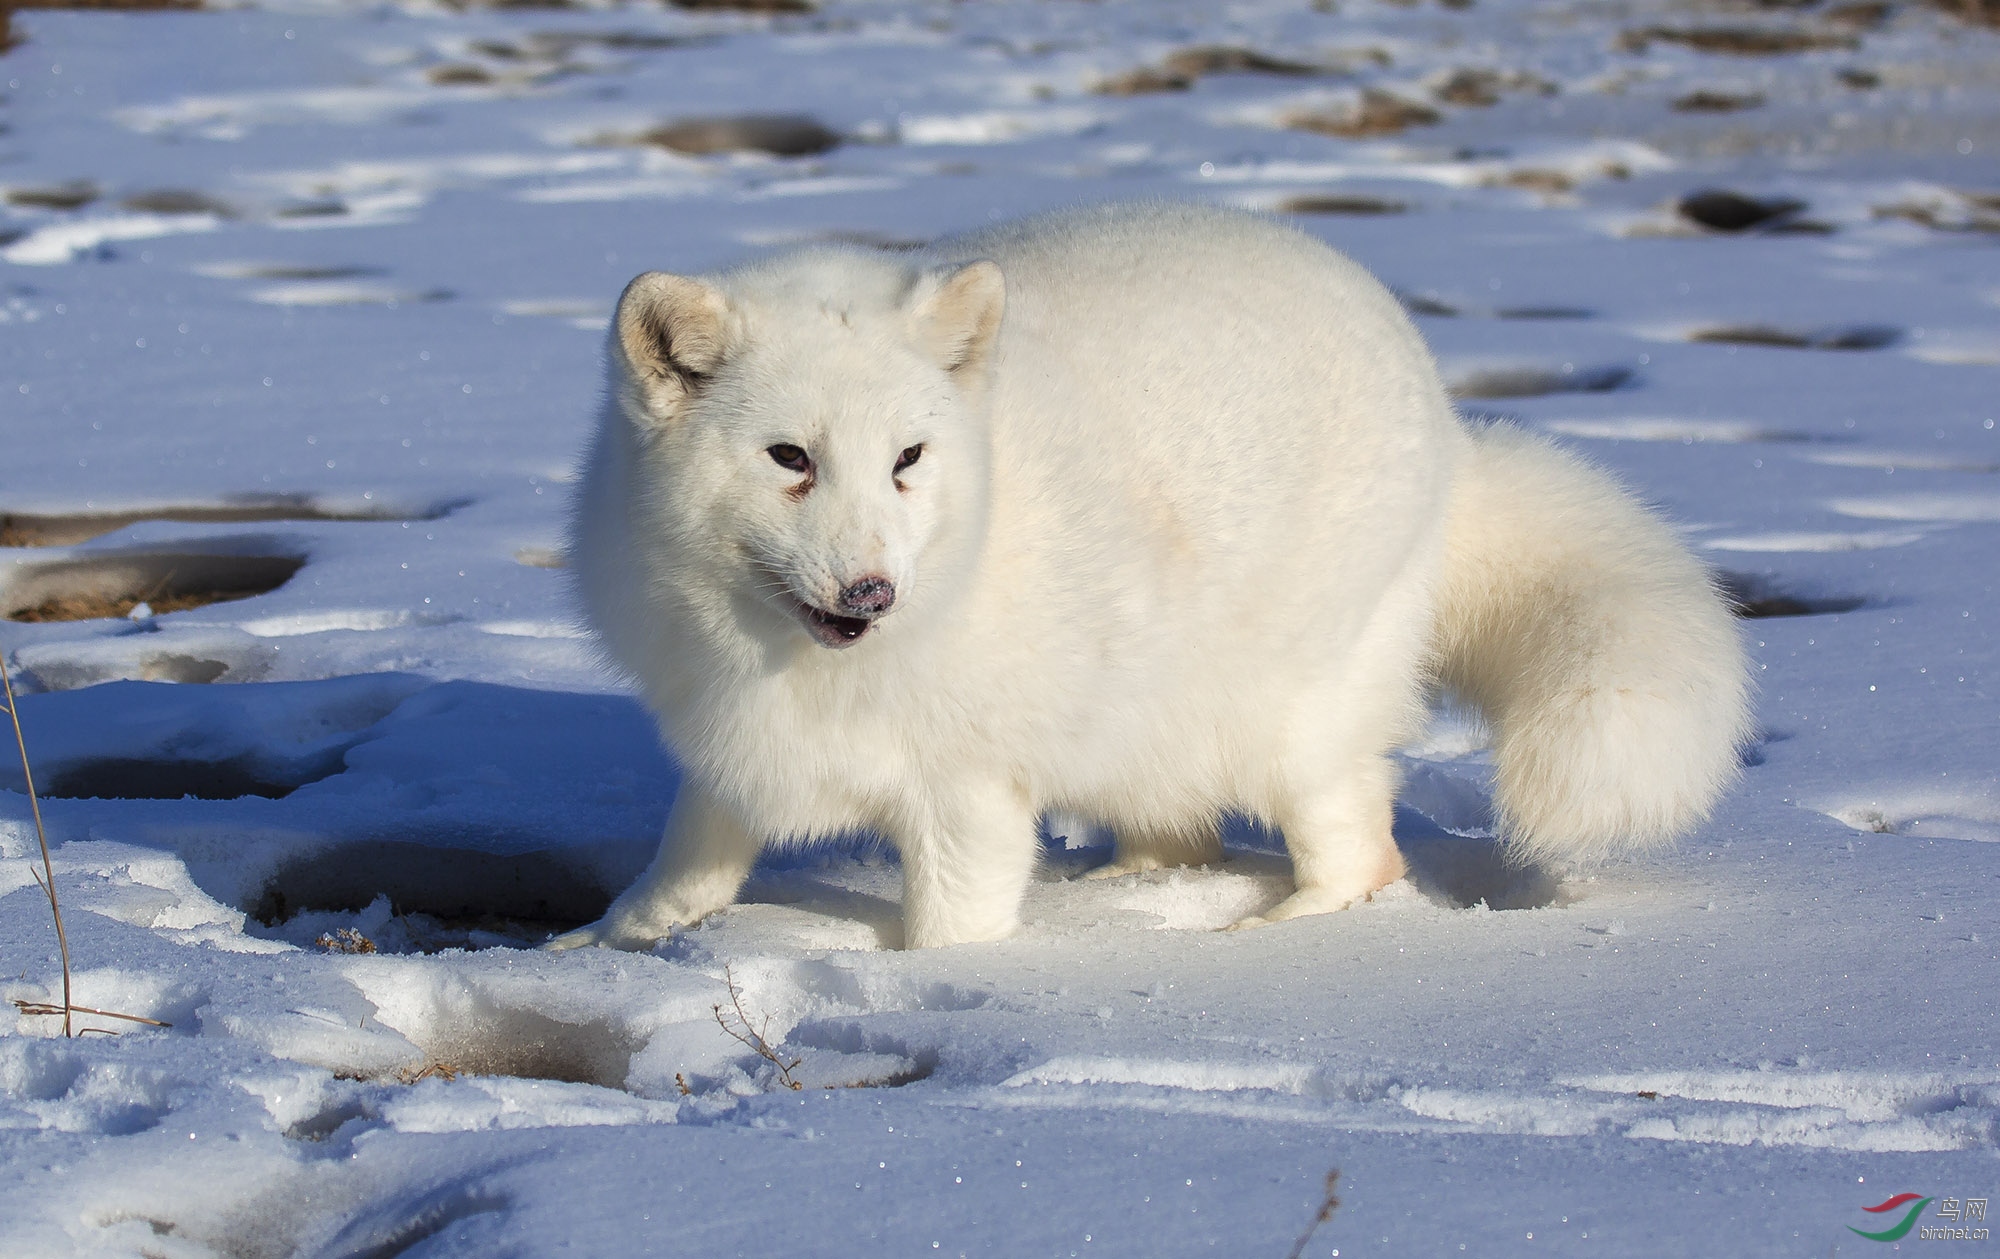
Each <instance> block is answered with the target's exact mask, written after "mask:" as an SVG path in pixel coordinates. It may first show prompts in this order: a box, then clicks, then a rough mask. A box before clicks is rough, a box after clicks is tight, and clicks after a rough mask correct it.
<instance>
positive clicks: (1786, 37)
mask: <svg viewBox="0 0 2000 1259" xmlns="http://www.w3.org/2000/svg"><path fill="white" fill-rule="evenodd" d="M1655 42H1658V43H1663V44H1679V45H1681V46H1682V47H1684V48H1692V49H1694V50H1695V51H1696V52H1709V53H1720V54H1724V55H1727V56H1735V57H1777V56H1785V55H1787V54H1790V53H1801V52H1827V51H1831V50H1835V49H1839V50H1844V51H1852V50H1853V49H1855V48H1859V47H1860V46H1861V41H1860V40H1858V39H1856V38H1855V37H1854V36H1852V35H1844V34H1840V33H1837V32H1834V31H1816V30H1809V29H1807V28H1805V27H1800V26H1695V27H1673V26H1648V27H1645V28H1643V29H1640V30H1634V31H1626V32H1625V33H1624V34H1622V35H1620V36H1619V37H1618V49H1619V51H1620V52H1645V51H1646V50H1647V49H1648V48H1650V47H1652V46H1653V44H1654V43H1655Z"/></svg>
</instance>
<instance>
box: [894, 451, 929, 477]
mask: <svg viewBox="0 0 2000 1259" xmlns="http://www.w3.org/2000/svg"><path fill="white" fill-rule="evenodd" d="M923 457H924V448H923V446H922V445H916V446H905V447H904V448H903V453H902V454H900V455H897V456H896V471H898V472H901V471H902V470H903V469H905V468H907V467H909V466H910V465H911V464H913V463H915V462H916V461H917V460H919V459H921V458H923Z"/></svg>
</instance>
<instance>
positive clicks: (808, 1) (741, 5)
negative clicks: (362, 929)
mask: <svg viewBox="0 0 2000 1259" xmlns="http://www.w3.org/2000/svg"><path fill="white" fill-rule="evenodd" d="M668 2H669V3H670V4H672V5H673V7H674V8H676V9H692V10H694V11H696V12H709V13H712V12H725V11H726V12H732V13H813V12H817V11H818V9H819V6H818V5H817V4H815V3H813V0H668Z"/></svg>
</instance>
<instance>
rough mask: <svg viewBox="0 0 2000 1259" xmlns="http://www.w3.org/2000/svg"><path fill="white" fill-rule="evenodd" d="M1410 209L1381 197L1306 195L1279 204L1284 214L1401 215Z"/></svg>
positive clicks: (1279, 208)
mask: <svg viewBox="0 0 2000 1259" xmlns="http://www.w3.org/2000/svg"><path fill="white" fill-rule="evenodd" d="M1409 208H1410V207H1409V205H1408V204H1407V203H1406V202H1402V201H1385V200H1383V199H1382V198H1381V197H1352V196H1345V197H1344V196H1321V195H1311V194H1309V195H1306V196H1302V197H1287V198H1286V199H1285V200H1284V201H1282V202H1280V203H1279V204H1278V210H1279V212H1280V213H1282V214H1401V213H1403V212H1404V211H1406V210H1408V209H1409Z"/></svg>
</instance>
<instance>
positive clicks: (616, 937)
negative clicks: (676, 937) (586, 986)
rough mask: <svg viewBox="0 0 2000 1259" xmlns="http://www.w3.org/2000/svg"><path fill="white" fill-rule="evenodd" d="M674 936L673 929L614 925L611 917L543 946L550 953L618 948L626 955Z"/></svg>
mask: <svg viewBox="0 0 2000 1259" xmlns="http://www.w3.org/2000/svg"><path fill="white" fill-rule="evenodd" d="M672 934H673V928H672V927H667V928H663V929H660V930H648V929H646V928H642V927H635V926H633V925H631V924H629V923H621V922H613V921H612V920H611V919H610V918H608V917H606V918H600V919H598V920H597V921H596V922H593V923H591V924H590V925H589V926H587V927H578V928H577V929H576V930H574V931H565V932H563V933H562V934H561V935H559V936H557V937H555V938H554V939H553V940H548V941H546V942H544V943H543V944H542V948H543V949H544V950H545V951H547V952H550V953H563V952H567V951H568V950H570V949H588V948H602V949H619V950H622V951H623V952H626V953H643V952H645V951H646V950H648V949H650V948H652V947H653V946H654V945H656V944H658V943H659V942H660V941H662V940H665V939H667V938H668V937H669V936H671V935H672Z"/></svg>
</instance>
